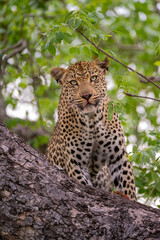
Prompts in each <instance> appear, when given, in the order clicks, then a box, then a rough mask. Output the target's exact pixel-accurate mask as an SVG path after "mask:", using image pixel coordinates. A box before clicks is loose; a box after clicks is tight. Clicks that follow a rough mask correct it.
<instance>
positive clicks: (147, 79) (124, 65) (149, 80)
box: [76, 28, 160, 89]
mask: <svg viewBox="0 0 160 240" xmlns="http://www.w3.org/2000/svg"><path fill="white" fill-rule="evenodd" d="M76 31H77V32H79V33H80V34H81V35H82V36H83V37H84V38H85V39H86V40H87V41H88V42H90V43H91V44H92V45H93V46H94V47H95V48H97V49H98V50H99V51H101V52H102V53H104V54H105V55H106V56H107V57H109V58H111V59H113V60H114V61H116V62H118V63H119V64H121V65H122V66H123V67H125V68H128V69H129V70H130V71H132V72H135V73H136V74H137V75H139V76H140V77H141V78H144V79H145V80H146V81H147V82H150V83H152V84H153V85H154V86H156V87H157V88H159V89H160V86H158V85H157V84H156V83H154V81H152V79H150V78H147V77H146V76H144V75H143V74H142V73H139V72H137V71H136V70H134V69H133V68H131V67H129V66H127V65H126V64H124V63H122V62H120V61H119V60H118V59H116V58H115V57H113V56H111V55H110V54H108V53H106V52H105V51H104V50H103V49H101V48H100V47H98V46H97V45H96V44H95V43H94V42H92V41H91V40H90V39H89V38H88V37H87V36H86V35H85V34H84V33H82V32H81V31H80V30H79V29H78V28H77V29H76Z"/></svg>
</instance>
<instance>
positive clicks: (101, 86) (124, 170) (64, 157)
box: [47, 57, 136, 200]
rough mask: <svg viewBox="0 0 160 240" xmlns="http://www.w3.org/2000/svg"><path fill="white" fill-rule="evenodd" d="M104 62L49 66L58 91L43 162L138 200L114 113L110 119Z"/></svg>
mask: <svg viewBox="0 0 160 240" xmlns="http://www.w3.org/2000/svg"><path fill="white" fill-rule="evenodd" d="M108 66H109V59H108V58H107V57H106V58H105V59H104V60H103V61H100V60H99V59H98V58H97V59H95V60H93V61H92V62H89V61H79V62H76V63H73V64H72V65H71V66H69V67H68V68H67V69H65V68H61V67H53V68H52V69H51V71H50V73H51V76H52V77H53V78H54V79H55V80H56V81H57V83H58V84H59V85H60V86H61V88H62V89H61V94H60V100H59V105H58V121H57V123H56V125H55V128H54V131H53V135H52V136H51V139H50V141H49V144H48V148H47V160H48V161H49V162H50V163H51V164H52V165H54V166H57V167H58V168H60V169H62V170H64V171H65V172H66V173H67V174H68V176H69V177H73V178H75V179H76V180H77V181H78V182H79V183H81V184H84V185H90V186H92V187H96V188H99V189H103V190H105V191H109V192H112V191H113V189H116V190H117V191H115V192H119V193H122V195H125V196H127V197H128V198H129V199H130V200H136V190H135V180H134V175H133V168H132V164H131V162H130V161H129V158H128V154H127V151H126V143H125V137H124V133H123V129H122V125H121V122H120V120H119V116H118V114H117V113H116V112H114V113H113V114H112V116H111V117H109V103H110V102H111V100H110V98H109V97H108V95H107V82H106V74H107V72H108ZM111 104H112V102H111ZM111 118H112V119H111ZM120 195H121V194H120Z"/></svg>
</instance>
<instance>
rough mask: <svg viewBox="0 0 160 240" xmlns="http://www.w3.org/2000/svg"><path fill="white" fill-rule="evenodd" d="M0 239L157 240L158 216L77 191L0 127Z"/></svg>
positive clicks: (97, 193) (124, 201)
mask: <svg viewBox="0 0 160 240" xmlns="http://www.w3.org/2000/svg"><path fill="white" fill-rule="evenodd" d="M0 177H1V179H0V239H2V240H15V239H19V240H25V239H26V240H32V239H33V240H43V239H45V240H50V239H57V240H63V239H65V240H67V239H68V240H72V239H73V240H86V239H91V240H95V239H99V240H103V239H107V240H110V239H113V240H116V239H117V240H123V239H126V240H130V239H134V240H141V239H147V240H150V239H157V240H158V239H160V211H159V210H158V209H154V208H151V207H148V206H145V205H142V204H140V203H137V202H133V201H130V200H127V199H124V198H121V197H120V196H116V195H114V194H111V193H107V192H104V191H102V190H99V189H96V188H93V187H90V186H83V185H81V184H79V183H78V182H76V180H74V179H72V178H69V177H68V176H67V175H66V174H65V173H64V172H63V171H61V170H59V169H57V168H56V167H53V166H51V165H50V164H49V162H47V161H46V159H45V157H44V156H43V155H42V154H40V153H39V152H38V151H36V150H35V149H33V148H31V147H30V146H28V145H27V144H25V143H24V142H23V140H22V139H20V138H18V137H17V136H16V135H15V134H14V133H12V132H11V131H9V130H8V129H7V128H6V127H5V126H4V125H3V124H0Z"/></svg>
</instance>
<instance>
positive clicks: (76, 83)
mask: <svg viewBox="0 0 160 240" xmlns="http://www.w3.org/2000/svg"><path fill="white" fill-rule="evenodd" d="M70 84H71V85H73V86H76V85H78V82H77V81H76V80H71V81H70Z"/></svg>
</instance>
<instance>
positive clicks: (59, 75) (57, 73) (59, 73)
mask: <svg viewBox="0 0 160 240" xmlns="http://www.w3.org/2000/svg"><path fill="white" fill-rule="evenodd" d="M65 72H66V69H65V68H60V67H54V68H52V69H51V71H50V73H51V76H52V77H53V78H54V79H55V80H56V81H57V83H59V84H60V85H61V86H62V84H63V76H64V74H65Z"/></svg>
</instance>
